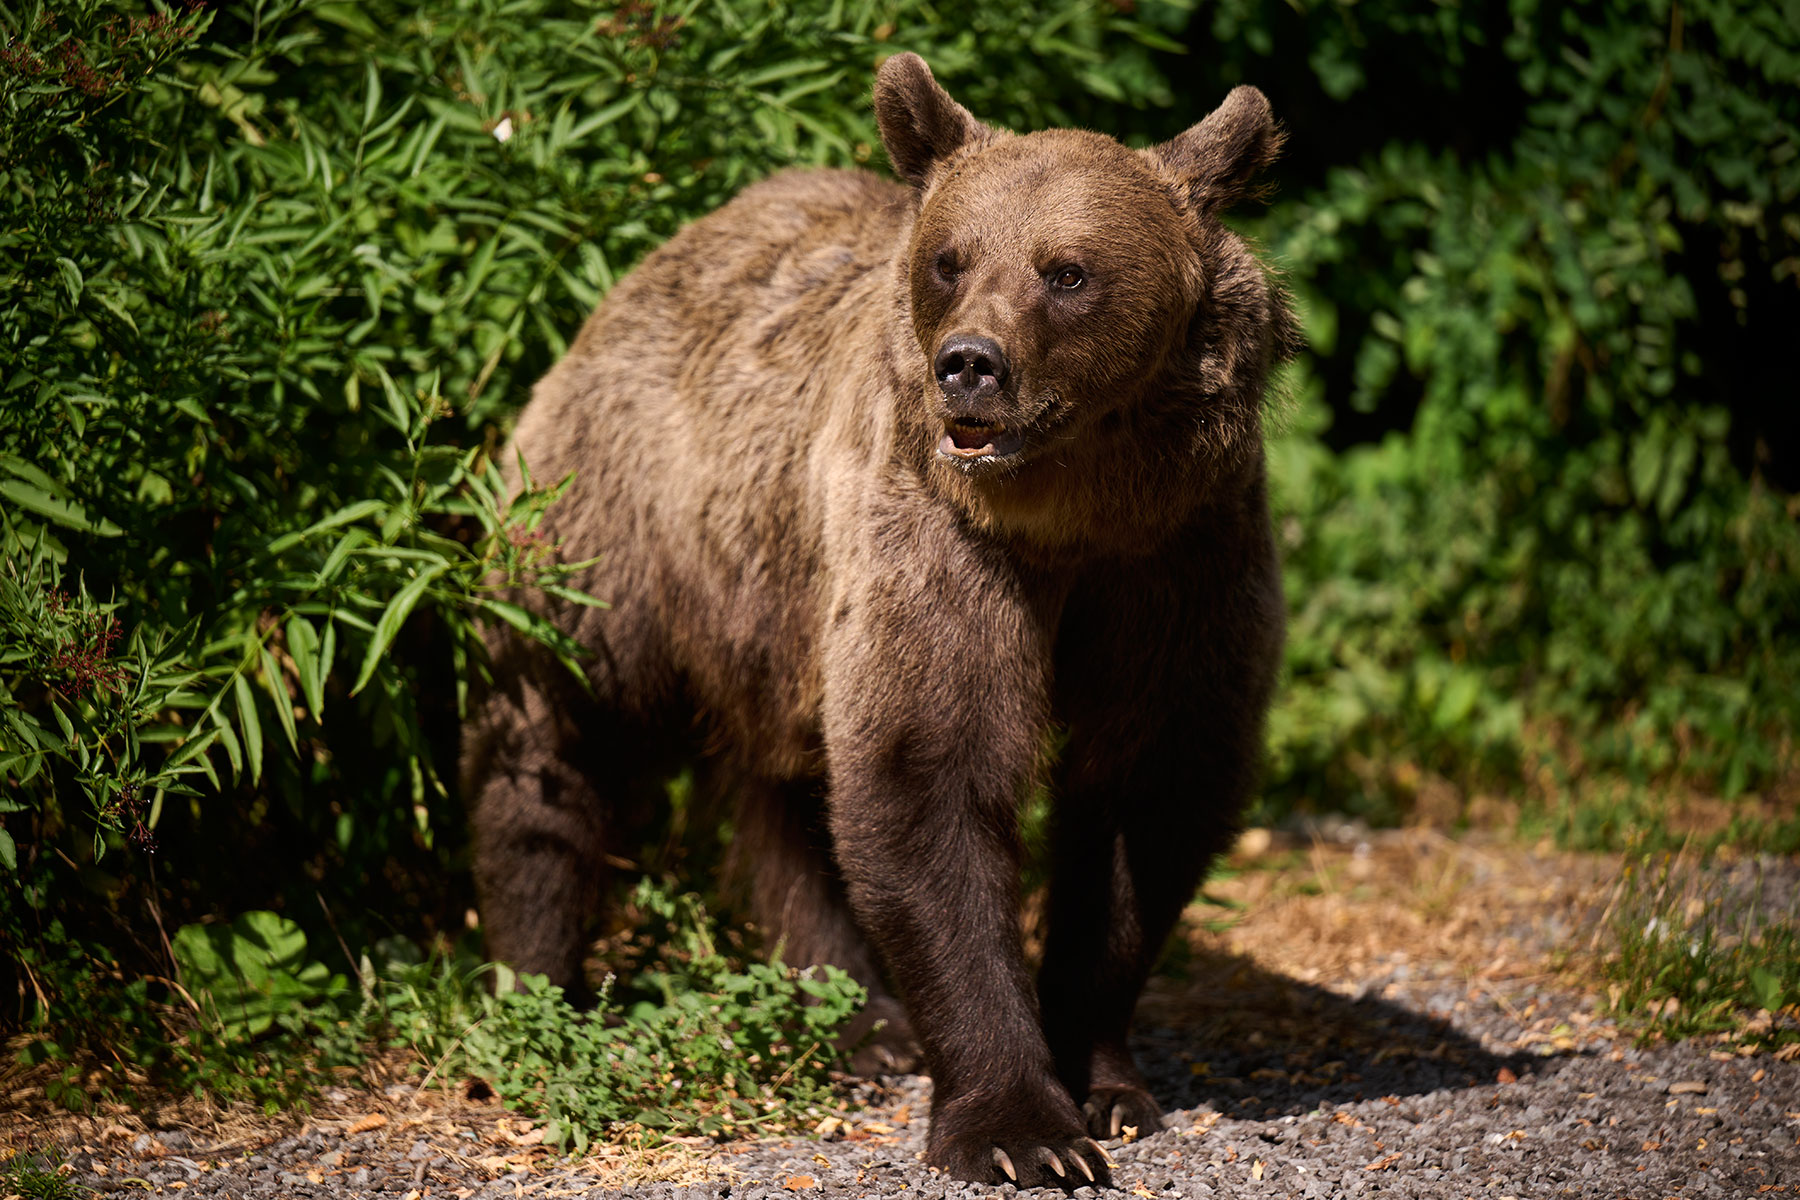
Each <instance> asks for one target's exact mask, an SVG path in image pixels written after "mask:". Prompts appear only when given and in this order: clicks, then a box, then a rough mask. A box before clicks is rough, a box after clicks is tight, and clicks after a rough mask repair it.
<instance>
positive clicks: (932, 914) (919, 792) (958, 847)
mask: <svg viewBox="0 0 1800 1200" xmlns="http://www.w3.org/2000/svg"><path fill="white" fill-rule="evenodd" d="M927 578H928V577H927ZM943 578H944V577H943V576H941V575H940V576H938V577H937V580H936V582H938V583H942V582H943ZM887 582H888V584H889V586H891V585H892V582H893V581H891V580H889V581H887ZM925 582H926V578H921V579H920V583H921V584H923V583H925ZM908 599H910V598H908V597H904V596H896V595H895V594H894V593H893V592H892V591H887V592H885V593H884V594H881V595H872V594H864V595H861V596H857V597H853V598H845V599H844V600H843V602H842V603H840V604H839V605H838V609H837V611H838V612H839V614H840V616H839V621H838V624H837V629H836V630H835V631H834V636H833V637H831V638H830V639H829V642H828V646H827V655H826V663H827V671H826V678H825V737H826V752H827V756H828V762H829V769H830V776H831V795H830V805H831V814H830V815H831V822H830V824H831V832H832V838H833V842H834V847H835V850H836V856H837V860H838V863H839V865H840V868H841V870H842V872H843V877H844V881H845V883H846V885H847V886H848V890H849V895H850V901H851V905H852V907H853V909H854V911H855V913H856V916H857V920H858V923H859V924H860V925H861V926H862V928H863V929H864V930H865V931H866V932H867V933H868V935H869V938H870V940H871V941H872V942H873V944H874V946H875V948H876V950H877V951H878V953H879V954H880V955H881V956H882V958H883V960H884V962H885V963H886V965H887V967H888V970H889V972H890V973H891V975H892V976H893V979H894V983H895V984H896V986H897V988H898V989H899V992H900V994H901V996H902V998H903V999H904V1001H905V1003H906V1008H907V1012H908V1014H909V1016H910V1017H911V1019H912V1024H913V1029H914V1031H915V1032H916V1033H917V1035H918V1038H919V1042H920V1045H921V1047H922V1048H923V1051H924V1056H925V1062H926V1065H927V1067H928V1069H929V1070H930V1072H931V1078H932V1085H933V1094H932V1106H931V1131H930V1135H929V1139H928V1143H927V1149H926V1160H927V1161H928V1162H930V1163H931V1164H932V1165H934V1166H937V1167H941V1168H943V1169H944V1170H946V1171H948V1172H950V1173H951V1174H952V1175H955V1176H957V1177H958V1178H961V1179H967V1180H971V1181H975V1182H983V1183H995V1184H998V1183H1006V1182H1017V1183H1018V1184H1019V1185H1021V1186H1032V1187H1042V1186H1052V1187H1054V1186H1064V1187H1078V1186H1082V1185H1085V1184H1087V1183H1089V1182H1105V1181H1106V1180H1107V1177H1108V1176H1107V1160H1106V1157H1105V1153H1104V1152H1103V1151H1102V1150H1101V1149H1100V1148H1099V1147H1098V1146H1097V1145H1095V1144H1094V1143H1093V1142H1092V1141H1090V1140H1089V1138H1088V1136H1087V1125H1086V1123H1085V1122H1084V1121H1083V1119H1082V1115H1081V1111H1080V1110H1079V1109H1078V1108H1077V1107H1076V1105H1075V1102H1074V1101H1073V1100H1071V1099H1070V1097H1069V1093H1068V1091H1067V1089H1066V1088H1064V1086H1063V1085H1062V1083H1061V1082H1060V1081H1059V1080H1058V1078H1057V1075H1056V1070H1055V1065H1054V1063H1053V1061H1052V1059H1051V1055H1050V1050H1049V1047H1048V1045H1047V1044H1046V1043H1045V1041H1044V1035H1043V1029H1042V1026H1041V1024H1040V1021H1039V1018H1038V1011H1037V1002H1036V997H1035V994H1034V988H1033V985H1032V980H1031V977H1030V973H1029V972H1028V971H1027V969H1026V965H1025V960H1024V952H1023V947H1022V944H1021V938H1020V929H1019V837H1018V803H1019V798H1020V795H1021V793H1022V791H1023V789H1024V788H1025V786H1026V785H1027V783H1028V782H1029V781H1030V780H1031V778H1032V777H1033V774H1034V772H1035V770H1036V768H1037V762H1038V759H1039V756H1040V751H1041V748H1042V739H1043V733H1044V710H1045V701H1044V691H1045V661H1044V660H1045V654H1044V651H1043V641H1044V639H1043V638H1042V637H1041V636H1040V634H1039V632H1038V630H1037V627H1036V622H1035V620H1034V619H1033V618H1032V617H1031V615H1030V612H1029V608H1028V606H1026V605H1025V604H1024V603H1023V602H1022V601H1019V600H1017V598H1016V597H1015V596H1014V595H1013V594H1012V593H1011V592H1010V591H1009V590H1008V589H1007V588H1005V587H1004V586H1003V584H1000V583H996V584H995V585H994V586H991V587H981V588H975V589H971V590H970V591H969V592H967V593H965V594H963V595H961V596H958V597H953V598H950V602H948V603H944V602H941V601H940V602H939V603H935V604H932V603H925V602H923V601H922V600H920V601H918V602H916V603H908V602H907V601H908ZM864 613H866V614H867V617H866V618H865V617H864V616H863V614H864Z"/></svg>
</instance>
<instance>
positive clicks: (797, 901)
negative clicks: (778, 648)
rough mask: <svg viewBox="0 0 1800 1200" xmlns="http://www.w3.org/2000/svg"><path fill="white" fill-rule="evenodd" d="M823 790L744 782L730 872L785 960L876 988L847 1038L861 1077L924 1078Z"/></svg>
mask: <svg viewBox="0 0 1800 1200" xmlns="http://www.w3.org/2000/svg"><path fill="white" fill-rule="evenodd" d="M821 787H822V784H820V783H819V782H818V781H816V780H807V779H801V780H794V781H791V782H785V783H780V782H774V781H766V780H745V781H742V782H740V783H738V784H737V786H736V789H735V790H736V801H737V802H736V817H737V820H736V826H735V830H734V833H733V835H732V843H731V852H730V858H729V861H728V863H727V870H728V872H729V874H730V875H731V876H732V878H733V880H734V882H735V883H736V884H737V886H738V887H739V888H740V889H742V891H743V892H744V894H745V895H746V898H747V899H748V901H749V907H750V911H751V914H752V916H753V917H754V919H755V921H756V923H757V924H758V925H759V926H760V927H761V928H762V930H763V933H764V936H765V937H766V938H767V939H768V944H769V948H770V949H771V950H774V949H775V948H776V947H777V946H779V947H780V949H781V956H782V960H783V961H784V962H786V963H788V964H789V965H792V966H801V967H804V966H812V965H816V964H823V963H829V964H831V965H832V966H835V967H839V968H842V969H843V970H844V971H845V972H847V973H848V974H849V975H850V976H851V977H852V978H854V979H855V980H856V981H857V982H858V983H860V984H862V985H863V986H864V987H865V988H867V989H868V991H869V1002H868V1004H867V1005H865V1006H864V1008H863V1011H862V1012H861V1013H859V1014H857V1016H856V1017H855V1018H853V1019H852V1020H851V1021H850V1023H849V1024H848V1026H846V1028H845V1030H844V1032H843V1034H842V1036H841V1037H840V1039H839V1040H840V1044H841V1045H844V1046H856V1047H857V1050H856V1052H855V1053H854V1054H853V1055H852V1056H851V1060H850V1066H851V1069H852V1070H854V1071H855V1072H856V1073H857V1074H859V1075H864V1076H871V1075H883V1074H904V1073H908V1072H912V1071H916V1070H918V1069H919V1065H920V1053H919V1043H918V1039H917V1038H916V1037H914V1035H913V1029H912V1025H911V1023H910V1022H909V1021H908V1020H907V1018H906V1010H905V1008H904V1007H903V1006H902V1005H901V1003H900V1001H899V1000H897V999H896V998H895V997H894V996H893V994H892V993H891V992H889V991H888V988H887V984H886V982H885V980H884V979H883V976H882V970H881V964H880V962H879V961H878V960H877V959H876V956H875V952H874V951H873V950H872V949H871V948H870V946H869V943H868V940H867V939H866V938H865V937H864V936H863V932H862V930H861V928H859V927H858V926H857V924H856V919H855V917H853V916H852V915H851V913H850V901H849V898H848V896H846V895H845V892H844V884H843V880H842V878H841V877H840V876H839V875H838V869H837V864H836V863H835V862H834V861H833V859H832V855H831V850H830V833H829V831H828V829H827V827H826V818H825V806H824V800H823V798H822V797H821V795H820V788H821ZM878 1026H879V1027H878Z"/></svg>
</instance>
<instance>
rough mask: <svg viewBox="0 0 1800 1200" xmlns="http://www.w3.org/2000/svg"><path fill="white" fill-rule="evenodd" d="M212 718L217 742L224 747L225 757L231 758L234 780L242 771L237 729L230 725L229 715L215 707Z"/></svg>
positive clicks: (242, 757) (242, 758) (242, 749)
mask: <svg viewBox="0 0 1800 1200" xmlns="http://www.w3.org/2000/svg"><path fill="white" fill-rule="evenodd" d="M212 719H213V724H214V725H215V726H217V728H218V734H219V744H220V745H222V746H224V747H225V757H226V758H229V759H230V760H231V778H232V780H233V781H234V782H235V781H236V780H237V779H238V778H239V777H240V776H242V775H243V773H244V747H243V745H242V744H241V743H240V742H239V741H238V735H237V731H236V730H235V729H233V728H232V727H231V718H230V717H228V716H226V715H225V714H224V713H223V712H221V711H220V710H219V709H216V708H215V709H213V710H212ZM200 761H202V762H204V761H205V760H204V759H202V760H200Z"/></svg>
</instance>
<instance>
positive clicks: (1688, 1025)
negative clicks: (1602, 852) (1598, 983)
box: [1603, 852, 1800, 1046]
mask: <svg viewBox="0 0 1800 1200" xmlns="http://www.w3.org/2000/svg"><path fill="white" fill-rule="evenodd" d="M1772 893H1774V894H1775V895H1776V896H1777V898H1776V899H1774V900H1773V902H1771V899H1770V896H1771V894H1772ZM1779 893H1780V888H1779V887H1778V886H1776V885H1773V884H1771V883H1769V882H1768V881H1766V880H1765V878H1764V875H1763V871H1762V869H1761V865H1760V863H1758V864H1756V865H1755V867H1754V868H1753V869H1743V868H1740V869H1738V870H1735V871H1734V870H1731V869H1729V868H1728V867H1727V866H1725V865H1722V864H1718V863H1708V862H1705V861H1700V862H1695V861H1693V860H1691V859H1688V858H1687V856H1686V855H1685V853H1682V852H1676V853H1670V852H1663V853H1661V854H1643V853H1639V854H1634V855H1632V856H1630V857H1629V858H1628V859H1627V862H1626V865H1625V867H1624V870H1623V872H1622V873H1621V876H1620V879H1619V882H1618V883H1617V884H1616V885H1615V887H1614V892H1613V899H1612V910H1611V922H1610V929H1609V931H1608V932H1610V934H1611V935H1612V940H1613V943H1614V945H1613V948H1612V952H1611V953H1610V954H1609V955H1608V956H1607V957H1606V958H1605V959H1604V961H1603V971H1604V975H1605V977H1606V978H1607V979H1608V980H1610V981H1612V982H1611V984H1610V986H1609V988H1608V1003H1609V1006H1610V1008H1611V1010H1612V1011H1613V1012H1615V1013H1618V1014H1619V1015H1621V1016H1622V1017H1624V1018H1626V1019H1627V1020H1629V1021H1630V1022H1632V1023H1633V1024H1634V1025H1636V1026H1638V1027H1639V1028H1640V1029H1641V1031H1642V1033H1641V1036H1643V1037H1646V1038H1647V1037H1651V1036H1655V1035H1661V1036H1664V1037H1671V1038H1682V1037H1692V1036H1695V1035H1698V1034H1713V1033H1726V1032H1729V1033H1730V1034H1731V1035H1732V1036H1733V1037H1734V1038H1735V1039H1737V1040H1740V1041H1743V1042H1745V1043H1747V1044H1749V1045H1753V1046H1768V1045H1780V1044H1786V1043H1790V1042H1800V898H1796V897H1795V896H1793V895H1791V894H1790V895H1786V896H1785V897H1781V896H1780V895H1779Z"/></svg>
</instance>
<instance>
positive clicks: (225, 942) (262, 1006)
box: [172, 912, 344, 1040]
mask: <svg viewBox="0 0 1800 1200" xmlns="http://www.w3.org/2000/svg"><path fill="white" fill-rule="evenodd" d="M172 945H173V949H174V955H175V962H176V965H177V966H178V967H180V969H181V980H182V983H183V985H184V986H185V987H186V988H187V990H188V992H189V993H190V994H191V995H192V996H194V997H195V998H196V1000H197V1001H198V1002H199V1004H200V1005H201V1010H202V1014H203V1019H205V1020H206V1021H207V1022H209V1023H210V1024H213V1025H215V1026H216V1027H217V1028H218V1030H219V1033H220V1034H221V1035H222V1036H223V1037H224V1038H226V1039H227V1040H238V1039H246V1038H253V1037H255V1036H257V1035H258V1034H262V1033H267V1032H268V1030H269V1027H270V1026H271V1025H273V1024H274V1023H275V1019H276V1018H277V1017H280V1016H284V1015H286V1014H288V1013H291V1012H293V1011H294V1010H296V1009H302V1008H305V1007H307V1006H308V1005H311V1004H314V1003H317V1002H318V1001H320V1000H322V999H324V998H326V997H327V996H330V995H333V994H334V993H337V992H341V991H343V989H344V977H343V976H342V975H333V974H331V972H330V971H329V970H328V969H327V968H326V967H325V964H324V963H319V962H308V961H307V959H306V935H305V934H304V933H302V932H301V931H300V927H299V926H298V925H295V924H294V923H293V922H292V921H289V920H286V919H285V918H282V917H278V916H276V915H275V914H274V913H272V912H248V913H244V914H243V915H241V916H239V917H238V918H237V919H236V920H235V921H233V922H232V923H231V924H230V925H184V926H182V927H181V928H180V929H178V930H176V932H175V937H174V939H173V943H172Z"/></svg>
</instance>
